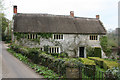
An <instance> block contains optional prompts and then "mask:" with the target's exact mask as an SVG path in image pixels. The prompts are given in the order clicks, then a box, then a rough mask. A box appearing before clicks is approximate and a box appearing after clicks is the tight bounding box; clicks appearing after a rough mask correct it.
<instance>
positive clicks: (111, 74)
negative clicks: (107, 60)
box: [105, 67, 120, 80]
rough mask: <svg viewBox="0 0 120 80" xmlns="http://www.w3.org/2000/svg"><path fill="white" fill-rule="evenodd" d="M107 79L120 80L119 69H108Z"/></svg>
mask: <svg viewBox="0 0 120 80" xmlns="http://www.w3.org/2000/svg"><path fill="white" fill-rule="evenodd" d="M105 79H106V80H107V79H109V80H120V69H119V68H118V67H114V68H111V69H108V70H107V71H106V73H105Z"/></svg>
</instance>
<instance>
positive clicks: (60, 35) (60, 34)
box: [53, 34, 64, 40]
mask: <svg viewBox="0 0 120 80" xmlns="http://www.w3.org/2000/svg"><path fill="white" fill-rule="evenodd" d="M55 35H58V36H60V38H58V39H57V38H55ZM61 35H62V36H63V38H61ZM53 39H55V40H64V34H53Z"/></svg>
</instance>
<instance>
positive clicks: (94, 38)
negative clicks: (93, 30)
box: [90, 35, 98, 40]
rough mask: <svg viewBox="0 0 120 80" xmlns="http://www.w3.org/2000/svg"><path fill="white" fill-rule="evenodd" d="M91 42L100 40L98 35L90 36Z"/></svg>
mask: <svg viewBox="0 0 120 80" xmlns="http://www.w3.org/2000/svg"><path fill="white" fill-rule="evenodd" d="M90 40H98V35H90Z"/></svg>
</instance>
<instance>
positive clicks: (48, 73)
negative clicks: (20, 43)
mask: <svg viewBox="0 0 120 80" xmlns="http://www.w3.org/2000/svg"><path fill="white" fill-rule="evenodd" d="M7 50H8V51H9V52H10V53H12V54H13V55H14V56H15V57H17V58H18V59H19V60H20V61H23V62H24V63H25V64H27V65H29V66H30V67H31V68H32V69H34V70H35V71H36V73H39V74H41V75H43V76H44V78H63V77H62V76H61V77H59V75H58V74H56V73H54V72H53V71H52V70H50V69H48V67H44V66H38V65H37V64H34V63H32V62H30V61H29V59H28V58H27V57H25V56H23V55H22V54H20V53H17V54H16V53H15V52H14V51H13V50H12V49H10V48H9V49H7Z"/></svg>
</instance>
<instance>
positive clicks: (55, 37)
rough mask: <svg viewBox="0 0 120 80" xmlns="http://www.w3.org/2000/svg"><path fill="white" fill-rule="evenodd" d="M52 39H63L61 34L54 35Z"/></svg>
mask: <svg viewBox="0 0 120 80" xmlns="http://www.w3.org/2000/svg"><path fill="white" fill-rule="evenodd" d="M53 39H57V40H59V39H63V34H54V35H53Z"/></svg>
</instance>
